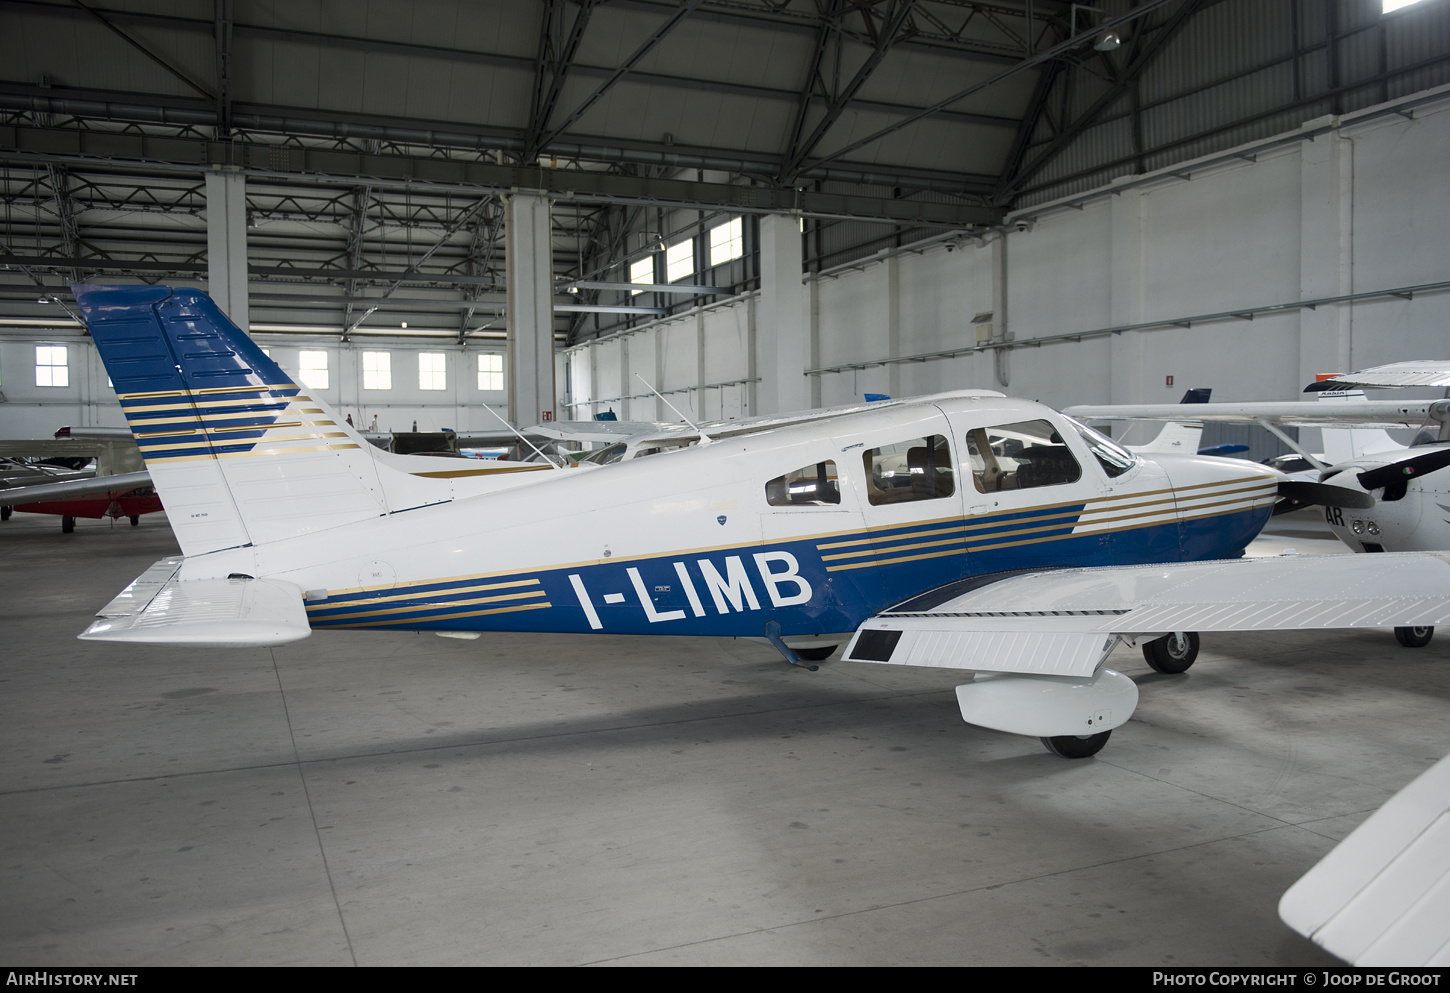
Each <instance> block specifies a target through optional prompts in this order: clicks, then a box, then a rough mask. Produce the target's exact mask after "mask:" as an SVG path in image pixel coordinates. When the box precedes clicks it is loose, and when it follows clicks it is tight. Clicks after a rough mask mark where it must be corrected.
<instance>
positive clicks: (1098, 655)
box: [844, 552, 1450, 677]
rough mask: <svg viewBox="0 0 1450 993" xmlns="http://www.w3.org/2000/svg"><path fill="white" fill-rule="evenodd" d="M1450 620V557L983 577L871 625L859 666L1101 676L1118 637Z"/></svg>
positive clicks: (860, 638) (855, 653) (854, 647)
mask: <svg viewBox="0 0 1450 993" xmlns="http://www.w3.org/2000/svg"><path fill="white" fill-rule="evenodd" d="M1445 623H1450V552H1442V553H1437V552H1396V553H1383V554H1378V555H1334V556H1324V555H1315V556H1297V555H1291V556H1279V557H1275V558H1251V559H1236V560H1231V561H1217V562H1191V563H1183V564H1170V565H1143V566H1106V567H1102V568H1095V569H1064V570H1059V571H1048V572H1028V573H1024V574H1020V575H1007V576H1001V575H998V576H980V577H976V578H973V579H967V580H962V581H960V582H957V583H951V584H948V585H946V586H943V587H940V588H939V589H937V590H933V591H931V592H930V593H924V594H922V595H920V596H917V597H913V598H912V599H910V600H907V601H905V602H903V603H900V604H897V605H896V606H895V607H892V608H891V609H890V610H886V611H883V612H882V613H880V614H878V615H876V616H875V617H872V618H871V619H869V620H867V621H866V622H865V623H864V624H862V625H861V627H860V628H859V629H858V630H857V632H856V634H855V636H854V637H853V638H852V639H851V643H850V645H849V646H848V647H847V649H846V653H845V656H844V657H845V658H847V659H849V660H851V661H856V662H885V663H891V664H895V665H921V666H935V667H940V668H949V669H969V670H974V671H979V672H1019V673H1041V674H1048V675H1060V676H1077V677H1086V676H1090V675H1092V673H1093V671H1094V670H1095V669H1096V668H1097V666H1098V663H1099V662H1101V661H1102V659H1103V658H1104V657H1105V656H1106V654H1107V652H1108V651H1110V650H1111V649H1112V647H1113V645H1114V644H1115V642H1116V640H1117V638H1118V636H1120V635H1122V636H1128V637H1143V636H1148V635H1154V636H1156V635H1161V634H1167V633H1169V632H1172V631H1282V630H1302V629H1315V628H1360V627H1420V626H1432V625H1436V624H1445Z"/></svg>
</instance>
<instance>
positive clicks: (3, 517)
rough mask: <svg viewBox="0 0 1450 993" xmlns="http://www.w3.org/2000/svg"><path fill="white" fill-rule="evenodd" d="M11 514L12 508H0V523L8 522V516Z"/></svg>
mask: <svg viewBox="0 0 1450 993" xmlns="http://www.w3.org/2000/svg"><path fill="white" fill-rule="evenodd" d="M11 512H12V508H10V507H0V521H8V520H10V514H11Z"/></svg>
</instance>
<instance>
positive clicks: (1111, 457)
mask: <svg viewBox="0 0 1450 993" xmlns="http://www.w3.org/2000/svg"><path fill="white" fill-rule="evenodd" d="M1063 417H1064V418H1066V420H1067V422H1068V423H1069V424H1071V425H1072V426H1073V427H1075V428H1077V433H1078V434H1080V435H1082V440H1083V441H1085V442H1086V443H1087V447H1088V450H1089V451H1091V452H1092V453H1093V458H1095V459H1097V460H1098V465H1100V466H1102V467H1103V472H1105V473H1107V474H1108V475H1109V476H1110V477H1111V476H1121V475H1122V474H1123V473H1125V472H1127V471H1128V470H1129V469H1131V468H1133V466H1135V465H1137V464H1138V463H1139V462H1140V461H1141V460H1140V459H1139V458H1138V456H1136V455H1134V454H1133V453H1132V452H1130V451H1128V450H1127V449H1126V448H1124V447H1123V446H1122V445H1120V444H1118V443H1117V442H1116V441H1114V440H1113V439H1111V438H1109V437H1108V436H1107V435H1105V434H1102V433H1101V432H1098V431H1094V430H1093V429H1092V428H1090V427H1088V426H1087V425H1086V424H1083V423H1082V422H1081V421H1075V420H1073V419H1072V418H1071V417H1067V415H1066V414H1064V415H1063Z"/></svg>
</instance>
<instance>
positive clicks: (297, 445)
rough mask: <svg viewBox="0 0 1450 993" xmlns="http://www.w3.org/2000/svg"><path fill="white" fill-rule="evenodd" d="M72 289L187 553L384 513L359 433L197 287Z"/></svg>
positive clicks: (373, 465)
mask: <svg viewBox="0 0 1450 993" xmlns="http://www.w3.org/2000/svg"><path fill="white" fill-rule="evenodd" d="M71 289H72V291H73V292H74V293H75V297H76V300H77V302H78V303H79V304H80V306H81V311H82V313H83V314H84V316H85V319H86V324H87V325H88V326H89V328H90V331H91V336H92V337H93V338H94V339H95V342H96V347H97V349H98V350H99V352H100V354H101V360H102V361H103V362H104V363H105V365H106V371H107V373H109V374H110V377H111V382H112V384H113V385H114V387H115V389H116V393H117V396H118V398H119V399H120V401H121V407H122V409H123V411H124V412H125V414H126V420H127V423H128V424H129V425H130V427H131V431H132V434H134V435H135V438H136V444H137V445H138V446H139V447H140V449H141V455H142V457H143V458H144V459H145V461H146V468H147V470H148V471H149V472H150V473H151V479H152V482H153V483H154V485H155V486H156V490H157V492H158V493H159V494H160V495H161V499H162V502H163V503H164V504H165V506H166V511H167V516H168V518H169V519H170V521H171V526H172V529H173V530H174V531H175V532H176V538H177V541H179V542H180V544H181V549H182V551H183V552H184V553H185V554H187V555H196V554H200V553H203V552H211V551H217V550H219V549H223V548H234V547H238V546H242V545H247V544H262V543H264V542H269V541H277V540H280V539H283V538H289V537H293V536H295V535H300V534H307V533H310V532H315V531H321V530H325V529H327V528H332V527H337V526H339V525H343V524H348V523H352V522H354V521H358V520H363V519H365V518H368V517H374V516H377V515H378V514H381V513H383V512H385V509H386V508H385V503H384V499H383V496H382V489H381V486H380V485H379V482H378V476H377V465H376V462H375V461H374V459H373V457H372V455H371V453H370V451H369V450H368V448H367V443H366V442H365V441H364V440H363V439H362V438H361V436H359V435H358V434H357V433H356V432H354V431H352V430H350V429H349V428H348V427H347V425H346V424H341V423H339V422H338V420H337V418H336V417H335V416H333V414H332V413H331V411H329V410H328V409H327V407H326V406H325V405H323V404H322V403H320V402H318V401H316V400H314V399H312V398H311V397H309V396H308V395H307V393H306V391H305V390H304V389H303V388H301V387H299V386H297V385H296V384H295V383H293V382H292V381H291V378H290V377H288V376H287V375H286V374H285V373H283V372H282V370H281V369H280V368H278V367H277V364H276V363H275V362H273V361H272V360H271V359H270V358H268V357H267V356H266V355H265V354H264V353H263V352H262V350H261V349H260V348H258V347H257V346H256V344H254V343H253V342H252V340H251V339H250V338H248V337H247V336H246V335H245V334H243V333H242V332H241V331H240V330H238V329H237V327H236V326H235V325H234V324H232V322H231V321H229V320H227V318H226V316H225V315H223V314H222V312H221V311H220V310H219V309H218V308H217V306H216V304H214V303H213V302H212V300H211V298H210V297H208V296H207V295H206V294H205V293H202V292H200V291H198V290H187V289H182V290H176V291H174V292H173V291H172V290H170V289H169V288H167V287H164V286H96V285H85V284H77V285H75V286H72V287H71Z"/></svg>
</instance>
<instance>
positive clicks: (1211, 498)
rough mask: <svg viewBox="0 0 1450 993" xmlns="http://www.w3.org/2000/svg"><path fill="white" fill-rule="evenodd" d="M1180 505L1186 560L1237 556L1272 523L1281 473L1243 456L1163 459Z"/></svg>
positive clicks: (1180, 525) (1181, 530)
mask: <svg viewBox="0 0 1450 993" xmlns="http://www.w3.org/2000/svg"><path fill="white" fill-rule="evenodd" d="M1160 464H1161V465H1162V466H1163V468H1164V470H1165V471H1166V472H1167V473H1168V480H1169V482H1170V483H1171V484H1172V486H1173V500H1174V503H1175V504H1176V506H1177V513H1178V521H1179V533H1180V541H1181V543H1182V544H1181V547H1182V550H1183V554H1184V557H1185V558H1188V559H1209V558H1233V557H1235V556H1237V555H1239V554H1240V553H1242V552H1243V550H1244V548H1245V547H1246V546H1247V545H1248V543H1249V542H1251V541H1253V540H1254V538H1256V537H1258V534H1259V531H1260V529H1262V528H1263V526H1264V525H1265V524H1266V523H1267V522H1268V520H1269V516H1270V515H1271V514H1272V513H1273V511H1274V504H1275V502H1276V501H1277V500H1278V496H1279V478H1280V477H1279V473H1278V472H1277V471H1275V470H1273V469H1270V468H1269V467H1268V466H1262V465H1259V464H1258V463H1256V462H1246V461H1244V460H1243V459H1226V458H1215V457H1214V456H1211V455H1182V456H1176V457H1173V458H1171V459H1162V460H1161V461H1160Z"/></svg>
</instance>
